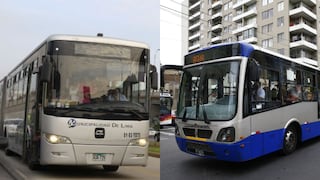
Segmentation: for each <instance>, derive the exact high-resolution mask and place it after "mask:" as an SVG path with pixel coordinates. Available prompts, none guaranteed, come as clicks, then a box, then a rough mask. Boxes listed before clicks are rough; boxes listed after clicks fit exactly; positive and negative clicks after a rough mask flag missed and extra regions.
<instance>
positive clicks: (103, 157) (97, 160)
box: [86, 153, 114, 164]
mask: <svg viewBox="0 0 320 180" xmlns="http://www.w3.org/2000/svg"><path fill="white" fill-rule="evenodd" d="M113 156H114V155H113V154H109V153H88V154H86V159H87V163H88V164H111V162H112V159H113Z"/></svg>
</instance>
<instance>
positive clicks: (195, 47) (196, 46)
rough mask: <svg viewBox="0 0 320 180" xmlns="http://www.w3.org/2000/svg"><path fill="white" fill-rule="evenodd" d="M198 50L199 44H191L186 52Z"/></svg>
mask: <svg viewBox="0 0 320 180" xmlns="http://www.w3.org/2000/svg"><path fill="white" fill-rule="evenodd" d="M198 48H200V43H199V42H197V43H193V45H191V46H189V48H188V50H189V52H190V51H194V50H196V49H198Z"/></svg>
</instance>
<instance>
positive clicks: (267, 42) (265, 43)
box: [262, 38, 273, 48]
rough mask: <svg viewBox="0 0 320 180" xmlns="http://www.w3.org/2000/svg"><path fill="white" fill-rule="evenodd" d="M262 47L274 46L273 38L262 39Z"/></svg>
mask: <svg viewBox="0 0 320 180" xmlns="http://www.w3.org/2000/svg"><path fill="white" fill-rule="evenodd" d="M262 47H263V48H269V47H273V41H272V38H270V39H265V40H262Z"/></svg>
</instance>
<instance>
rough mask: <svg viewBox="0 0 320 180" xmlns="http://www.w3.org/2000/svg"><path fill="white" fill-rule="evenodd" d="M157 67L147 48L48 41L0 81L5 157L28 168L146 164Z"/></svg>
mask: <svg viewBox="0 0 320 180" xmlns="http://www.w3.org/2000/svg"><path fill="white" fill-rule="evenodd" d="M155 69H156V68H155V67H154V66H152V65H150V50H149V47H148V45H146V44H145V43H141V42H136V41H129V40H122V39H116V38H108V37H103V36H101V35H100V36H80V35H52V36H49V37H48V38H47V39H45V40H44V41H43V42H42V43H41V44H40V45H39V46H38V47H37V48H36V49H34V50H33V51H32V52H31V53H30V54H29V55H28V56H27V57H26V58H25V59H23V60H22V61H21V62H20V63H19V64H18V65H17V66H16V67H15V68H14V69H13V70H12V71H11V72H10V73H9V74H8V75H7V76H6V77H4V78H3V79H2V80H1V81H0V87H1V90H2V91H1V93H0V95H1V96H0V99H1V103H0V104H1V111H0V112H1V114H0V117H1V124H2V125H3V130H2V131H3V132H2V135H3V136H5V137H6V138H7V142H8V145H7V147H6V149H5V153H6V154H7V155H11V154H13V153H14V154H18V155H20V156H21V157H22V158H23V159H24V160H25V161H26V163H27V164H28V166H29V168H31V169H36V168H38V167H39V166H41V165H101V166H102V167H103V169H104V170H106V171H117V170H118V168H119V166H125V165H128V166H130V165H134V166H145V165H146V163H147V158H148V144H149V142H148V131H149V111H150V104H149V102H150V89H151V88H153V89H157V72H156V71H155ZM2 87H3V88H2Z"/></svg>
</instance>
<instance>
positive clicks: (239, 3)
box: [232, 0, 257, 9]
mask: <svg viewBox="0 0 320 180" xmlns="http://www.w3.org/2000/svg"><path fill="white" fill-rule="evenodd" d="M255 2H257V0H238V1H237V2H236V3H235V4H233V6H232V8H233V9H237V8H239V7H241V6H242V5H250V4H253V3H255Z"/></svg>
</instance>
